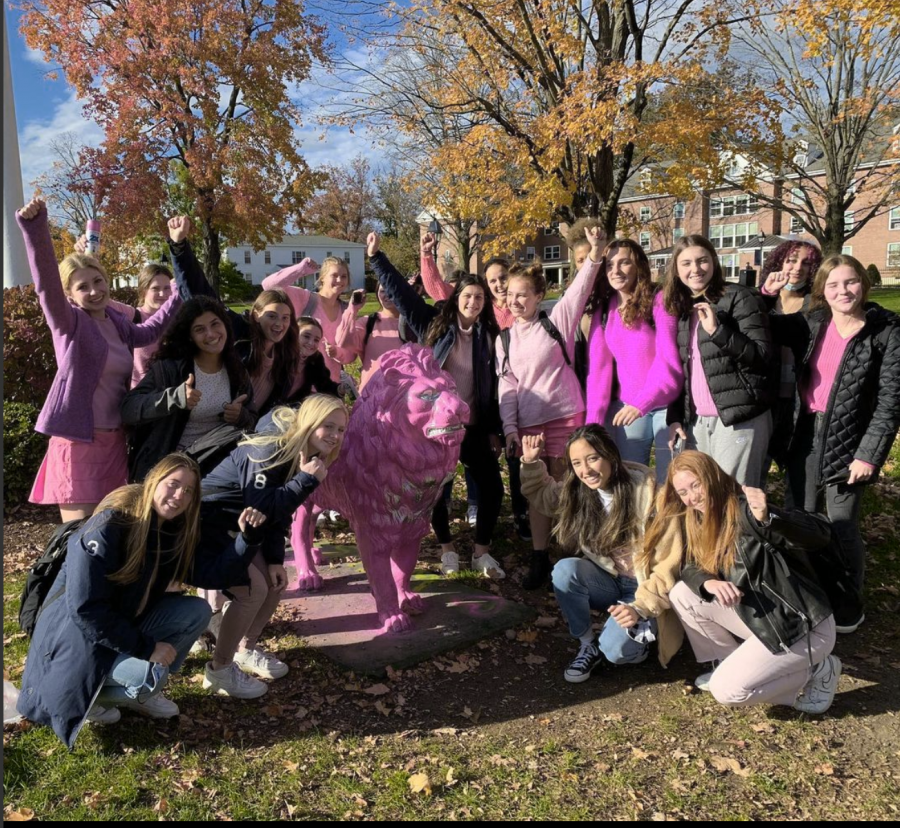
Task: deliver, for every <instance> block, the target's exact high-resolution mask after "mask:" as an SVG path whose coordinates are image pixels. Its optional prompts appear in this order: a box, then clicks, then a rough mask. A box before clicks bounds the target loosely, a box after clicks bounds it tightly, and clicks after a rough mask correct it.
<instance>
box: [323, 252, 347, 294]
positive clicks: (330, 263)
mask: <svg viewBox="0 0 900 828" xmlns="http://www.w3.org/2000/svg"><path fill="white" fill-rule="evenodd" d="M333 267H342V268H343V269H344V272H345V273H346V274H347V279H348V281H349V279H350V265H348V264H347V262H345V261H344V260H343V259H339V258H338V257H337V256H329V257H328V258H327V259H325V260H324V261H323V262H322V266H321V267H320V268H319V279H318V281H317V282H316V287H319V286H320V285H321V284H322V278H323V277H324V276H325V275H326V274H327V273H328V272H329V269H330V268H333Z"/></svg>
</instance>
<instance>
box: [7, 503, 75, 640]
mask: <svg viewBox="0 0 900 828" xmlns="http://www.w3.org/2000/svg"><path fill="white" fill-rule="evenodd" d="M86 521H87V518H78V519H77V520H70V521H68V522H67V523H64V524H62V525H61V526H57V527H56V529H54V530H53V534H52V535H51V536H50V540H48V541H47V546H46V547H44V554H43V555H41V557H40V558H38V559H37V560H36V561H35V562H34V563H33V564H32V565H31V569H29V570H28V577H27V578H26V579H25V588H24V589H23V590H22V597H21V598H20V599H19V628H20V629H21V630H22V631H23V632H25V633H27V634H28V636H29V637H31V636H32V635H33V634H34V628H35V626H36V625H37V621H38V618H39V617H40V614H41V612H42V611H43V609H44V607H45V606H46V605H47V604H46V599H47V595H48V594H49V593H50V589H51V588H52V587H53V582H54V581H55V580H56V576H57V575H59V571H60V570H61V569H62V565H63V562H64V561H65V560H66V552H67V551H68V548H69V538H70V537H71V536H72V535H73V534H74V533H75V532H76V531H78V529H80V528H81V526H82V525H83V524H84V523H85V522H86ZM61 594H62V592H59V593H57V594H56V595H55V596H54V597H53V598H51V599H50V600H51V602H52V601H53V600H55V599H56V598H58V597H59V596H60V595H61Z"/></svg>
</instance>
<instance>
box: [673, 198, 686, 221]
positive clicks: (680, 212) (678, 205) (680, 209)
mask: <svg viewBox="0 0 900 828" xmlns="http://www.w3.org/2000/svg"><path fill="white" fill-rule="evenodd" d="M672 215H673V216H674V218H677V219H683V218H684V202H683V201H676V202H675V208H674V210H673V211H672Z"/></svg>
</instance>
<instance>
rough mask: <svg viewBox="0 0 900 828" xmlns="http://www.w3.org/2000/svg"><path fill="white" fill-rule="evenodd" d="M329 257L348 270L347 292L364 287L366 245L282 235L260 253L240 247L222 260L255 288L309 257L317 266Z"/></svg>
mask: <svg viewBox="0 0 900 828" xmlns="http://www.w3.org/2000/svg"><path fill="white" fill-rule="evenodd" d="M329 256H335V257H336V258H338V259H343V260H344V261H345V262H346V263H347V268H348V269H349V270H350V286H349V287H348V288H347V290H348V291H349V290H356V289H357V288H363V287H364V286H365V275H366V246H365V245H364V244H357V243H356V242H348V241H344V240H343V239H333V238H331V237H330V236H304V235H293V236H285V237H284V238H283V239H282V240H281V241H280V242H276V243H275V244H270V245H269V246H268V247H265V248H264V249H263V250H254V249H253V248H252V247H250V245H247V244H242V245H237V246H235V247H227V248H226V249H225V258H226V259H228V261H230V262H233V263H234V265H235V267H237V269H238V270H240V271H241V273H243V274H244V278H245V279H247V281H249V282H252V283H253V284H254V285H259V284H262V280H263V279H265V278H266V276H270V275H271V274H272V273H275V272H276V271H278V270H281V269H282V268H284V267H290V266H291V265H295V264H299V263H300V262H302V261H303V260H304V259H305V258H307V257H309V258H311V259H313V260H315V261H316V262H318V263H319V264H321V263H322V262H323V260H325V259H326V258H328V257H329ZM315 279H316V277H315V276H314V275H313V276H308V277H307V278H306V279H305V280H304V282H301V283H299V284H300V286H301V287H305V288H309V289H312V287H313V283H314V282H315Z"/></svg>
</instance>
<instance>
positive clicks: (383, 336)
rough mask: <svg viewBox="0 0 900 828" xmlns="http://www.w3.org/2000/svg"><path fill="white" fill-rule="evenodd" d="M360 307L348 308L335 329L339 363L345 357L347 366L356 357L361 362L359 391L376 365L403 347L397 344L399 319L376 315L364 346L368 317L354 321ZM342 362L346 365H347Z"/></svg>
mask: <svg viewBox="0 0 900 828" xmlns="http://www.w3.org/2000/svg"><path fill="white" fill-rule="evenodd" d="M361 307H362V305H349V306H348V307H347V310H345V311H344V315H343V317H342V318H341V324H340V325H338V329H337V335H336V337H335V340H336V344H337V346H338V348H340V350H341V352H342V359H343V358H344V357H345V356H346V357H349V359H347V360H346V362H352V361H353V359H354V358H356V357H357V356H358V357H359V358H360V359H361V360H362V374H361V375H360V382H359V390H360V391H362V389H363V388H364V387H365V385H366V383H367V382H368V381H369V377H371V376H372V374H374V373H375V371H376V370H378V363H379V362H380V361H381V358H382V357H383V356H384V355H385V354H386V353H387V352H388V351H393V350H395V349H396V348H399V347H401V346H402V345H403V343H402V342H401V341H400V319H399V318H398V317H396V316H388V315H386V314H384V313H379V314H378V319H376V320H375V327H374V328H372V335H371V336H370V337H369V341H368V342H366V326H367V325H368V322H369V317H368V316H363V317H360V318H359V319H357V318H356V315H357V314H358V313H359V310H360V308H361ZM346 362H345V364H346Z"/></svg>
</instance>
